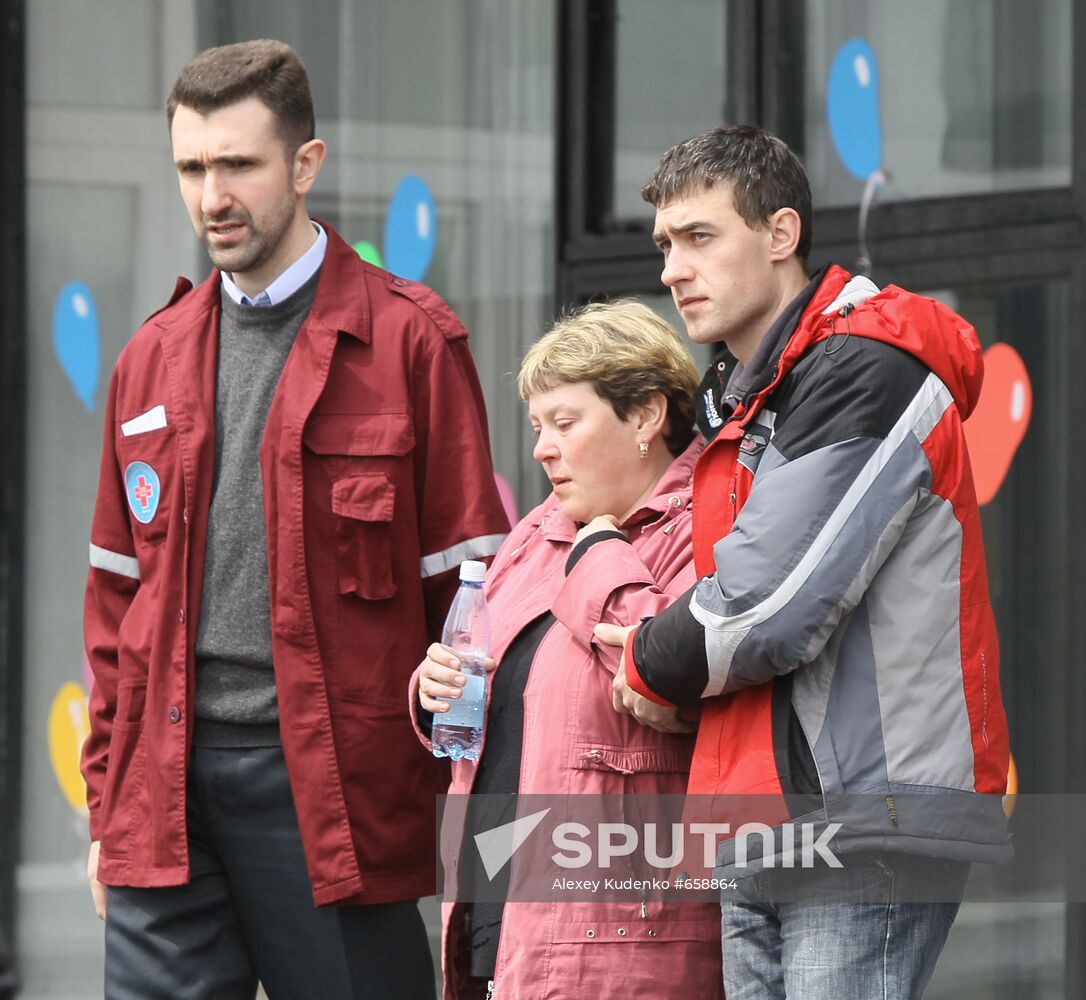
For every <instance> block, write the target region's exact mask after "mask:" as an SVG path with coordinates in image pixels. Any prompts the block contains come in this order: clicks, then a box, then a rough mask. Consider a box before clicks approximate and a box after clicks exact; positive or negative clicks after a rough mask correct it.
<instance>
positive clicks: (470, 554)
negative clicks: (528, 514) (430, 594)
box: [420, 534, 505, 580]
mask: <svg viewBox="0 0 1086 1000" xmlns="http://www.w3.org/2000/svg"><path fill="white" fill-rule="evenodd" d="M504 540H505V535H504V534H503V535H480V536H479V537H478V538H469V539H468V540H467V541H466V542H457V544H456V545H453V546H450V547H449V548H447V549H443V550H442V551H441V552H434V553H433V554H432V555H428V556H423V557H422V559H421V560H420V567H421V571H422V578H423V579H424V580H425V579H426V578H427V577H428V576H437V575H438V574H439V573H444V572H445V571H446V570H450V569H452V568H453V567H455V566H459V565H460V563H462V562H463V561H464V560H465V559H483V558H485V557H486V556H492V555H494V553H495V552H497V551H498V547H499V546H500V545H501V543H502V542H503V541H504Z"/></svg>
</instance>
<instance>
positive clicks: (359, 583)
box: [332, 472, 396, 601]
mask: <svg viewBox="0 0 1086 1000" xmlns="http://www.w3.org/2000/svg"><path fill="white" fill-rule="evenodd" d="M395 508H396V486H395V484H394V483H391V482H389V478H388V476H387V475H385V474H384V473H381V472H376V473H372V474H366V473H362V474H360V475H357V476H346V477H344V478H343V479H337V480H336V481H335V482H334V483H333V484H332V513H333V514H334V515H335V516H336V578H337V580H338V582H339V592H340V593H341V594H357V595H358V596H359V597H365V598H367V599H368V600H371V601H380V600H384V599H385V598H387V597H391V596H392V595H393V594H394V593H396V581H395V579H394V577H393V573H392V518H393V514H394V512H395Z"/></svg>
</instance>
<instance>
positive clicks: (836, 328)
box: [782, 267, 984, 420]
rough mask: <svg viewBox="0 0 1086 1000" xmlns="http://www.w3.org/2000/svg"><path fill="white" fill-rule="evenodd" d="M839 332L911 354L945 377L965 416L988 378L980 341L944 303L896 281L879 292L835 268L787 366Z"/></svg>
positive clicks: (798, 332) (800, 331)
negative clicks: (876, 341)
mask: <svg viewBox="0 0 1086 1000" xmlns="http://www.w3.org/2000/svg"><path fill="white" fill-rule="evenodd" d="M840 334H848V335H851V336H859V337H870V338H871V339H872V340H881V341H882V342H883V343H886V344H891V345H892V346H894V347H897V348H899V349H900V350H903V351H907V352H908V353H909V354H912V355H913V356H914V357H915V358H917V359H918V360H919V361H921V362H923V364H925V365H926V366H927V367H928V368H929V369H930V370H931V371H933V372H934V373H935V374H936V375H937V376H938V377H939V378H940V379H941V380H942V382H943V384H944V385H945V386H946V387H947V389H948V390H949V391H950V393H951V395H952V396H953V397H954V402H955V405H956V406H957V408H958V412H959V413H960V414H961V418H962V420H965V419H966V418H967V417H968V416H969V414H970V413H972V412H973V409H974V407H976V405H977V400H978V399H979V398H980V388H981V383H982V382H983V381H984V358H983V351H982V349H981V345H980V340H979V339H978V337H977V333H976V330H974V329H973V327H972V325H971V324H969V323H968V322H966V321H965V320H964V319H962V317H961V316H959V315H958V314H957V313H956V312H954V310H953V309H951V308H949V307H948V306H945V305H943V303H941V302H936V301H935V300H934V299H929V298H925V297H924V296H922V295H917V294H915V293H913V292H907V291H905V289H903V288H899V287H898V286H897V285H888V286H887V287H886V288H884V289H883V290H882V291H878V290H876V288H875V286H874V285H873V284H872V283H871V282H870V281H869V280H868V279H867V278H864V277H862V276H856V277H852V276H851V275H850V274H849V273H848V272H847V271H845V270H844V269H843V268H840V267H831V268H830V269H829V270H828V271H827V273H826V277H825V279H824V280H823V282H822V285H821V287H820V288H819V289H818V292H817V293H816V294H815V296H814V298H813V299H812V300H811V308H810V309H808V311H807V313H806V315H805V316H804V319H803V321H802V322H801V324H800V327H799V329H797V330H796V333H795V335H793V337H792V339H791V341H790V343H789V345H788V347H787V348H786V350H785V352H784V356H782V361H784V362H786V363H785V364H783V365H782V369H784V370H787V368H788V367H791V363H794V361H795V360H796V359H798V358H799V357H800V356H801V355H802V354H803V352H804V351H806V350H807V349H808V348H809V347H810V346H812V345H813V344H815V343H818V342H819V341H822V340H825V339H827V338H828V337H830V336H835V335H840ZM790 355H791V356H792V357H791V358H790V359H789V356H790ZM789 361H790V362H791V363H789Z"/></svg>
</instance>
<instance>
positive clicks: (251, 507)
mask: <svg viewBox="0 0 1086 1000" xmlns="http://www.w3.org/2000/svg"><path fill="white" fill-rule="evenodd" d="M319 276H320V272H319V271H318V272H317V273H316V274H314V275H313V277H312V278H310V279H309V281H307V282H306V283H305V284H304V285H303V286H302V287H301V288H300V289H298V291H297V292H295V293H294V294H293V295H292V296H290V298H288V299H286V300H285V301H284V302H281V303H279V304H278V305H275V306H243V305H238V304H237V303H236V302H234V300H233V299H231V298H230V296H229V295H227V294H225V293H222V316H221V320H220V323H219V359H218V374H217V376H216V383H215V476H214V484H213V486H212V494H211V510H210V514H209V518H208V527H207V548H206V554H205V562H204V589H203V599H202V600H201V602H200V603H201V607H200V623H199V626H198V628H197V631H196V723H195V731H194V735H193V741H194V742H195V743H196V744H197V745H200V746H219V747H224V746H273V745H275V744H276V743H278V742H279V706H278V703H277V701H276V693H275V674H274V672H273V670H272V648H271V613H270V606H269V596H268V551H267V536H266V534H265V530H264V488H263V484H262V481H261V474H260V442H261V439H262V438H263V435H264V424H265V422H266V421H267V418H268V410H269V409H270V408H271V403H272V399H273V398H274V396H275V390H276V387H277V386H278V384H279V376H280V375H281V374H282V371H283V366H284V364H285V363H286V360H287V355H288V354H289V353H290V349H291V346H292V345H293V343H294V338H295V336H296V335H297V333H298V330H299V328H300V327H301V325H302V322H303V321H304V320H305V317H306V316H307V315H308V314H309V309H310V307H311V306H312V305H313V299H314V296H315V295H316V291H317V280H318V278H319Z"/></svg>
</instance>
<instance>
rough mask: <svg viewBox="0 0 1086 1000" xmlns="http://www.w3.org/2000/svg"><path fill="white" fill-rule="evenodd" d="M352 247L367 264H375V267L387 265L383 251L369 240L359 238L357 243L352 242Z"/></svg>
mask: <svg viewBox="0 0 1086 1000" xmlns="http://www.w3.org/2000/svg"><path fill="white" fill-rule="evenodd" d="M351 248H352V249H353V250H354V252H355V253H356V254H358V256H359V257H361V258H362V259H363V260H364V261H365V262H366V263H367V264H373V265H374V266H375V267H384V266H385V262H384V259H383V258H382V257H381V251H380V250H378V249H377V247H375V246H374V245H373V244H372V243H371V242H370V241H369V240H359V241H358V242H357V243H352V244H351Z"/></svg>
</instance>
